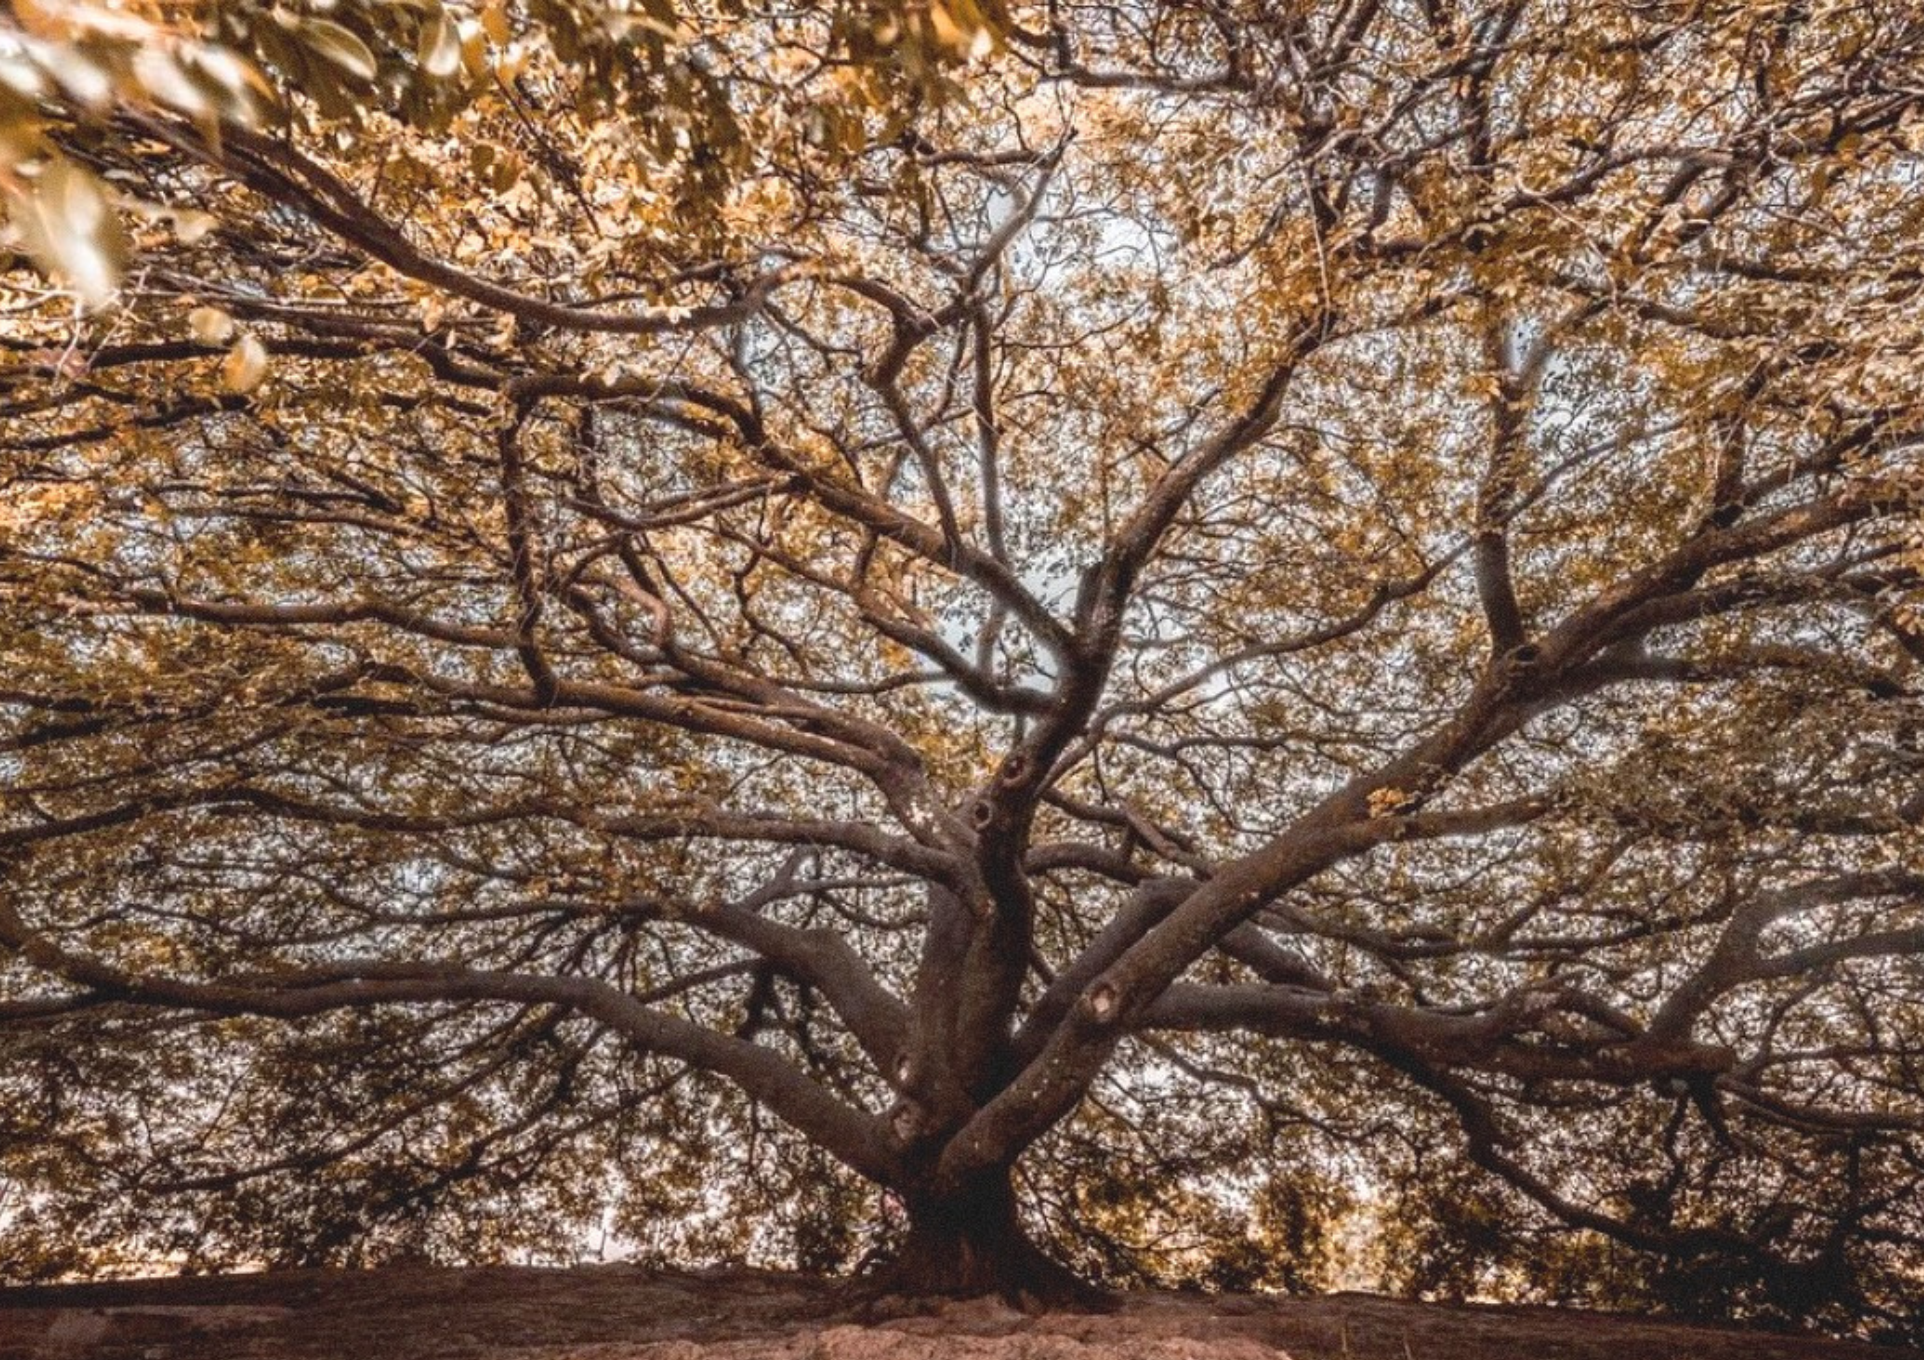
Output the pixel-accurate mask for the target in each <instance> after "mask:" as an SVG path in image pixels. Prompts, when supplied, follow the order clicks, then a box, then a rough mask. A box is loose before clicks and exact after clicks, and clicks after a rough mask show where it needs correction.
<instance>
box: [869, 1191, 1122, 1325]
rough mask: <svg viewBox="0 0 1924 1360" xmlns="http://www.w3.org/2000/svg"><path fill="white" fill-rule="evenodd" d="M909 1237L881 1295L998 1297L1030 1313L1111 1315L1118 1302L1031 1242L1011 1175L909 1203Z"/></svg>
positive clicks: (877, 1285)
mask: <svg viewBox="0 0 1924 1360" xmlns="http://www.w3.org/2000/svg"><path fill="white" fill-rule="evenodd" d="M908 1211H909V1233H908V1237H907V1238H906V1239H905V1240H904V1242H903V1243H902V1248H901V1250H900V1251H899V1252H898V1253H897V1254H896V1255H895V1257H894V1258H893V1259H892V1260H890V1261H888V1262H886V1263H884V1264H883V1265H882V1266H880V1267H879V1268H878V1269H877V1270H876V1272H875V1275H874V1276H873V1277H872V1281H871V1284H872V1287H873V1290H874V1292H875V1293H876V1294H878V1295H890V1294H895V1295H905V1296H909V1297H914V1298H923V1297H951V1298H957V1297H975V1296H980V1295H988V1294H993V1295H998V1296H1000V1297H1001V1298H1002V1299H1003V1300H1004V1301H1006V1302H1008V1303H1010V1304H1013V1305H1014V1306H1016V1307H1018V1308H1021V1309H1023V1310H1024V1311H1027V1312H1041V1311H1045V1310H1057V1309H1060V1310H1073V1311H1077V1312H1106V1311H1109V1310H1111V1309H1113V1308H1114V1306H1115V1303H1114V1300H1113V1299H1111V1298H1110V1296H1109V1295H1108V1294H1107V1293H1105V1292H1104V1291H1103V1290H1101V1289H1099V1288H1097V1287H1096V1286H1095V1285H1092V1284H1090V1283H1088V1282H1087V1281H1085V1280H1083V1279H1081V1278H1080V1277H1078V1276H1077V1275H1076V1274H1075V1272H1073V1271H1071V1270H1070V1269H1069V1268H1068V1267H1067V1266H1065V1265H1063V1264H1062V1263H1061V1262H1059V1261H1057V1260H1055V1259H1054V1258H1052V1257H1051V1256H1049V1255H1048V1253H1046V1252H1044V1251H1043V1250H1042V1248H1041V1247H1039V1246H1037V1245H1036V1244H1035V1241H1034V1240H1033V1239H1032V1238H1031V1237H1030V1236H1029V1233H1028V1230H1027V1229H1026V1228H1024V1227H1023V1225H1022V1218H1021V1215H1020V1213H1019V1212H1018V1211H1017V1208H1016V1198H1015V1191H1014V1188H1013V1186H1012V1185H1011V1183H1010V1179H1009V1172H1008V1170H1007V1168H1002V1169H999V1170H997V1171H993V1172H990V1173H987V1174H985V1175H983V1176H982V1177H979V1178H978V1179H976V1180H975V1181H973V1182H971V1183H970V1184H969V1185H967V1186H965V1187H964V1188H962V1189H961V1190H959V1191H956V1192H953V1193H949V1194H943V1195H936V1194H925V1195H919V1196H910V1197H909V1198H908Z"/></svg>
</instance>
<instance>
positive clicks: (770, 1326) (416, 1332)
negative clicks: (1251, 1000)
mask: <svg viewBox="0 0 1924 1360" xmlns="http://www.w3.org/2000/svg"><path fill="white" fill-rule="evenodd" d="M342 1357H354V1360H403V1357H405V1358H406V1360H1109V1358H1110V1357H1126V1358H1127V1360H1138V1357H1139V1358H1140V1360H1285V1358H1286V1360H1483V1358H1484V1357H1489V1360H1511V1357H1527V1360H1899V1357H1924V1352H1919V1351H1908V1350H1893V1349H1884V1348H1876V1347H1870V1346H1862V1345H1854V1344H1850V1343H1845V1342H1835V1341H1817V1340H1810V1339H1803V1338H1796V1337H1786V1336H1777V1335H1770V1334H1760V1333H1755V1332H1744V1331H1738V1330H1734V1329H1723V1328H1707V1327H1686V1326H1679V1325H1674V1324H1663V1323H1654V1322H1641V1321H1636V1320H1632V1319H1627V1318H1622V1317H1612V1316H1605V1315H1602V1314H1597V1313H1582V1312H1574V1311H1567V1310H1552V1309H1542V1308H1497V1307H1461V1308H1449V1307H1440V1306H1434V1305H1423V1304H1411V1303H1401V1302H1397V1301H1394V1300H1390V1299H1382V1298H1376V1297H1373V1296H1369V1295H1361V1294H1340V1295H1335V1296H1332V1297H1328V1298H1313V1299H1274V1298H1260V1297H1248V1296H1207V1295H1199V1294H1138V1295H1131V1296H1128V1297H1127V1298H1126V1299H1125V1301H1124V1304H1123V1307H1122V1308H1121V1310H1120V1311H1119V1312H1116V1313H1114V1314H1111V1315H1108V1316H1080V1315H1073V1314H1048V1315H1045V1316H1041V1317H1025V1316H1023V1315H1022V1314H1020V1313H1017V1312H1015V1311H1014V1310H1012V1309H1008V1308H1005V1307H1003V1306H1002V1305H1000V1304H997V1303H992V1302H987V1301H982V1302H974V1303H951V1304H946V1305H941V1306H939V1307H936V1308H935V1309H933V1310H932V1311H928V1312H924V1313H921V1314H919V1315H915V1316H902V1317H896V1318H894V1319H893V1320H891V1321H882V1322H872V1323H869V1324H859V1323H857V1322H856V1321H854V1320H853V1319H852V1318H851V1317H850V1315H849V1313H848V1311H847V1306H846V1304H845V1302H844V1300H843V1299H842V1298H841V1296H839V1295H838V1294H837V1293H836V1292H835V1290H834V1288H833V1286H830V1285H827V1284H824V1283H822V1282H820V1281H815V1280H809V1279H804V1278H798V1277H794V1276H783V1275H773V1274H765V1273H760V1272H753V1271H709V1272H692V1273H679V1272H676V1273H661V1272H648V1271H643V1270H640V1269H638V1268H634V1267H629V1266H597V1267H585V1268H579V1269H574V1270H536V1269H524V1268H516V1267H491V1268H486V1269H471V1270H440V1269H432V1268H427V1267H401V1268H392V1269H386V1270H380V1271H373V1272H367V1273H350V1272H333V1271H297V1272H287V1273H277V1274H267V1275H235V1276H224V1277H211V1278H202V1279H187V1280H149V1281H136V1282H126V1283H118V1284H104V1285H101V1284H96V1285H60V1286H51V1287H45V1288H19V1289H0V1360H83V1358H84V1360H341V1358H342Z"/></svg>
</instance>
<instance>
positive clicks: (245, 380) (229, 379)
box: [220, 333, 267, 393]
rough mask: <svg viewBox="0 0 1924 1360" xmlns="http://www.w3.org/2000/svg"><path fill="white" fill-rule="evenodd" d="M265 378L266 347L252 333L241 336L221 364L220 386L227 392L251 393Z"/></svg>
mask: <svg viewBox="0 0 1924 1360" xmlns="http://www.w3.org/2000/svg"><path fill="white" fill-rule="evenodd" d="M266 376H267V346H265V345H263V344H262V343H261V342H260V340H259V339H258V338H257V337H256V336H254V335H253V334H252V333H249V334H247V335H243V336H241V338H240V339H239V340H236V341H235V342H234V347H233V348H232V349H230V350H228V351H227V358H226V359H225V360H223V361H222V362H221V366H220V385H221V386H222V387H224V388H226V389H227V390H228V391H229V392H239V393H247V392H252V391H253V390H254V389H255V388H257V387H259V386H260V385H261V380H262V379H264V378H265V377H266Z"/></svg>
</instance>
